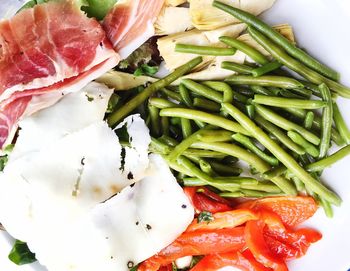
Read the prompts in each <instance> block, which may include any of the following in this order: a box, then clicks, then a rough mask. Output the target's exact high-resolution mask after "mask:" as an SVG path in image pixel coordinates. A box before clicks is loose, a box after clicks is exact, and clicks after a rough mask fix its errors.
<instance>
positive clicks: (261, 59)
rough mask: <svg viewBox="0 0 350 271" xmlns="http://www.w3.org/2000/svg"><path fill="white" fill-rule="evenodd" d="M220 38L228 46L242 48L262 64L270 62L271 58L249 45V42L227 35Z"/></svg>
mask: <svg viewBox="0 0 350 271" xmlns="http://www.w3.org/2000/svg"><path fill="white" fill-rule="evenodd" d="M219 39H220V41H221V42H223V43H225V44H227V45H228V46H231V47H232V48H236V49H237V50H240V51H241V52H243V53H245V54H246V55H247V56H249V57H250V58H251V59H253V60H254V61H255V62H256V63H259V64H261V65H263V64H267V63H269V60H268V59H267V58H266V57H265V56H264V55H263V54H262V53H260V52H259V51H258V50H256V49H255V48H253V47H251V46H249V45H248V44H246V43H244V42H243V41H240V40H237V39H234V38H231V37H225V36H223V37H220V38H219Z"/></svg>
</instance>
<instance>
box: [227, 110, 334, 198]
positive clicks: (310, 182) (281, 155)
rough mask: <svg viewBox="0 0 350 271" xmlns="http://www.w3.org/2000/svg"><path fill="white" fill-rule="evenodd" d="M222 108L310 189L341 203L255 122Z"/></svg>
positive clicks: (239, 113) (236, 112)
mask: <svg viewBox="0 0 350 271" xmlns="http://www.w3.org/2000/svg"><path fill="white" fill-rule="evenodd" d="M222 108H223V110H226V111H227V112H228V113H229V114H230V115H231V116H232V117H233V118H234V119H236V120H237V121H238V122H239V123H240V124H241V125H242V126H243V127H244V128H246V129H247V130H248V131H249V132H250V133H251V134H252V135H253V136H254V137H255V138H256V139H257V140H258V141H259V142H260V143H261V144H262V145H264V146H265V147H266V148H267V149H268V150H269V151H270V152H271V153H272V154H273V155H274V156H275V157H276V158H277V159H278V160H279V161H280V162H281V163H282V164H284V165H285V166H286V167H287V168H288V169H289V170H290V171H291V172H292V173H294V174H295V176H296V177H297V178H299V179H300V180H301V181H302V182H304V183H305V184H306V185H307V186H308V187H309V188H310V189H311V190H312V191H314V192H315V193H317V194H319V195H320V196H322V197H324V198H325V199H326V200H328V201H329V202H331V203H333V204H335V205H339V204H340V203H341V199H340V198H339V197H338V196H337V195H336V194H335V193H333V192H332V191H330V190H329V189H327V188H326V187H325V186H323V185H322V184H321V183H319V182H318V181H317V180H315V179H314V178H313V177H312V176H310V175H309V174H308V173H307V172H306V171H305V170H304V169H303V168H302V167H301V166H300V165H299V164H298V162H297V161H295V160H294V159H293V157H292V156H290V155H289V154H288V153H287V152H286V151H285V150H284V149H283V148H281V147H280V146H279V145H278V144H277V143H276V142H274V141H273V140H272V139H271V138H270V137H269V136H268V135H267V134H265V133H264V132H263V131H262V130H261V129H260V128H259V127H258V126H256V124H255V123H254V122H253V121H251V120H250V119H249V118H248V117H247V116H245V115H244V114H243V113H242V112H240V111H239V110H238V109H237V108H235V107H234V106H233V105H231V104H227V103H223V104H222ZM267 170H268V169H267ZM267 170H265V171H267ZM265 171H264V172H265ZM279 187H280V186H279ZM280 188H281V187H280ZM281 189H282V188H281ZM282 190H283V189H282ZM283 191H284V190H283Z"/></svg>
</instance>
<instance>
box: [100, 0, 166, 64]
mask: <svg viewBox="0 0 350 271" xmlns="http://www.w3.org/2000/svg"><path fill="white" fill-rule="evenodd" d="M163 5H164V0H152V1H150V0H119V1H118V2H117V4H116V5H115V6H114V7H113V9H112V10H111V11H110V12H109V13H108V14H107V16H106V17H105V19H104V21H103V27H104V29H105V31H106V33H107V36H108V38H109V39H110V41H111V42H112V44H113V47H114V49H115V50H116V51H117V52H118V53H119V54H120V56H121V58H123V59H124V58H126V57H128V56H129V55H130V54H131V53H132V52H133V51H134V50H136V49H137V48H138V47H140V45H142V44H143V43H144V42H145V41H147V40H148V39H149V38H150V37H152V36H153V35H154V34H155V30H154V27H153V23H154V22H155V21H156V19H157V16H158V14H159V13H160V11H161V9H162V6H163Z"/></svg>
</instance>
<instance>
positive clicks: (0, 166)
mask: <svg viewBox="0 0 350 271" xmlns="http://www.w3.org/2000/svg"><path fill="white" fill-rule="evenodd" d="M7 160H8V158H7V155H4V156H0V171H3V170H4V168H5V166H6V163H7Z"/></svg>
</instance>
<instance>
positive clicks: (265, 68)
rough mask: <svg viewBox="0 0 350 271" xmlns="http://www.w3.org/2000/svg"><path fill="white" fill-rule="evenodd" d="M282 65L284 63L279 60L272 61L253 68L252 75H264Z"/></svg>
mask: <svg viewBox="0 0 350 271" xmlns="http://www.w3.org/2000/svg"><path fill="white" fill-rule="evenodd" d="M281 67H282V64H281V63H279V62H278V61H272V62H269V63H267V64H264V65H262V66H261V67H258V68H256V69H254V70H252V75H253V76H254V77H259V76H262V75H264V74H266V73H269V72H272V71H274V70H277V69H279V68H281Z"/></svg>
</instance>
